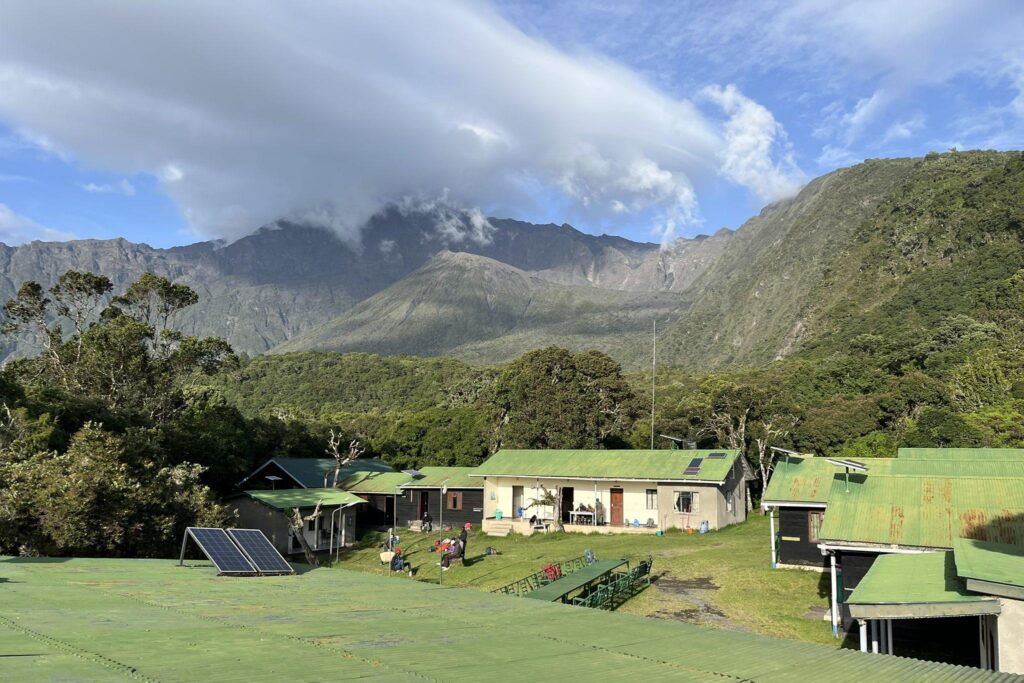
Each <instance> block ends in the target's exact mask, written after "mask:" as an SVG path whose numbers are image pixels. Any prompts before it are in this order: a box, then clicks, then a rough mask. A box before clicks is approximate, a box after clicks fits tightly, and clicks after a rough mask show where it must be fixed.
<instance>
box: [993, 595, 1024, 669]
mask: <svg viewBox="0 0 1024 683" xmlns="http://www.w3.org/2000/svg"><path fill="white" fill-rule="evenodd" d="M999 604H1000V607H1001V611H1000V613H999V622H998V626H997V627H996V628H997V629H998V638H999V670H1000V671H1005V672H1007V673H1014V674H1024V601H1022V600H1011V599H1010V598H1000V599H999Z"/></svg>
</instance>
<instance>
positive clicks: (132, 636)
mask: <svg viewBox="0 0 1024 683" xmlns="http://www.w3.org/2000/svg"><path fill="white" fill-rule="evenodd" d="M488 561H489V560H488ZM214 574H215V570H214V569H213V568H208V569H206V568H202V567H196V568H192V569H188V570H185V569H182V568H180V567H178V566H177V562H175V561H168V560H99V559H71V560H61V561H54V560H53V559H50V558H5V559H0V577H3V578H5V579H7V581H5V582H3V584H2V585H3V606H4V607H3V616H2V618H0V648H3V649H4V651H6V652H9V653H31V654H32V656H23V657H7V658H4V662H3V664H2V665H0V668H2V670H3V678H4V680H6V681H13V682H18V681H44V680H57V679H60V680H76V681H100V680H103V681H133V680H135V681H137V680H159V681H162V682H163V683H183V682H186V681H189V682H190V681H196V680H203V681H210V682H211V683H217V682H220V681H246V683H277V682H279V681H282V680H296V681H297V680H303V681H326V680H331V681H341V680H354V679H358V680H363V681H414V680H418V681H423V680H444V681H453V682H454V683H459V682H461V681H466V682H475V681H479V680H481V679H488V678H489V679H496V678H509V677H513V678H516V679H519V680H534V681H541V680H543V681H550V680H558V681H567V680H642V681H664V680H672V681H691V682H709V683H710V682H717V683H721V682H722V681H725V680H729V681H740V680H743V681H758V683H791V682H797V681H810V680H823V679H827V680H829V681H830V683H865V682H866V681H900V682H901V683H918V682H922V683H923V682H926V681H927V682H928V683H946V682H953V681H956V682H958V683H975V682H977V683H982V682H984V681H1013V680H1020V679H1019V678H1017V677H1014V676H1011V675H1007V674H997V673H993V672H990V671H982V670H980V669H972V668H968V667H957V666H950V665H946V664H936V663H933V662H924V661H919V660H913V659H904V658H900V657H880V656H878V655H873V654H866V653H862V652H856V651H852V650H841V649H838V648H837V647H829V646H824V645H814V644H810V643H801V642H797V641H791V640H779V639H774V638H768V637H764V636H758V635H754V634H751V633H741V632H736V631H731V630H727V629H709V628H702V627H699V626H694V625H692V624H686V623H683V622H679V621H674V620H669V619H646V618H642V617H638V616H635V615H632V614H624V613H620V612H610V611H602V610H591V609H583V608H578V607H571V606H566V605H560V604H555V603H545V602H540V601H537V600H522V599H518V598H512V597H508V596H501V595H492V594H490V593H484V592H481V591H475V590H470V589H460V588H447V587H445V588H442V587H439V586H437V585H434V584H428V583H424V582H420V581H410V580H408V579H407V578H388V577H386V576H378V575H373V574H369V573H360V572H353V571H346V570H343V569H324V568H321V569H316V570H312V571H307V572H302V573H299V574H296V575H294V576H287V577H274V576H270V577H261V578H258V579H253V578H229V577H216V576H214ZM452 615H454V618H453V617H452ZM4 645H6V647H4Z"/></svg>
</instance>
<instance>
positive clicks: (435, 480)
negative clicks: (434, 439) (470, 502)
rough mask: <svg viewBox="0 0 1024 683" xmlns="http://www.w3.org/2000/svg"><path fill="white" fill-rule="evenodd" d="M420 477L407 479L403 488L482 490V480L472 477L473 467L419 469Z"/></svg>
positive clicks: (474, 470)
mask: <svg viewBox="0 0 1024 683" xmlns="http://www.w3.org/2000/svg"><path fill="white" fill-rule="evenodd" d="M419 472H420V474H422V475H423V476H422V477H416V478H412V477H409V479H408V481H407V482H406V483H405V484H404V485H403V488H434V489H436V488H441V487H442V486H447V487H448V488H450V489H482V488H483V487H484V480H483V479H481V478H480V477H472V476H470V475H471V474H475V473H476V468H475V467H421V468H420V469H419Z"/></svg>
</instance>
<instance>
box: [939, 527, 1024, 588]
mask: <svg viewBox="0 0 1024 683" xmlns="http://www.w3.org/2000/svg"><path fill="white" fill-rule="evenodd" d="M953 554H954V556H955V557H956V570H957V574H958V575H959V576H960V577H962V578H969V579H977V580H979V581H989V582H992V583H1003V584H1006V585H1009V586H1017V587H1018V588H1024V546H1021V545H1010V544H1007V543H992V542H990V541H978V540H975V539H969V538H958V539H956V540H955V541H954V542H953Z"/></svg>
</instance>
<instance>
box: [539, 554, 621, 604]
mask: <svg viewBox="0 0 1024 683" xmlns="http://www.w3.org/2000/svg"><path fill="white" fill-rule="evenodd" d="M624 564H627V562H626V560H598V561H597V562H594V563H593V564H590V565H587V566H586V567H583V568H582V569H578V570H576V571H574V572H573V573H572V574H566V575H565V576H563V577H562V578H560V579H556V580H555V581H552V582H551V583H549V584H548V585H546V586H541V587H540V588H538V589H537V590H535V591H531V592H529V593H525V594H523V597H524V598H532V599H534V600H544V601H546V602H557V601H562V602H565V598H566V596H567V595H569V594H570V593H573V592H575V591H578V590H580V589H582V588H585V587H586V586H588V585H589V584H591V583H594V582H595V581H597V580H598V579H601V578H603V577H605V576H607V575H608V574H610V573H612V572H613V571H615V570H616V569H618V568H619V567H621V566H622V565H624Z"/></svg>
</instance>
